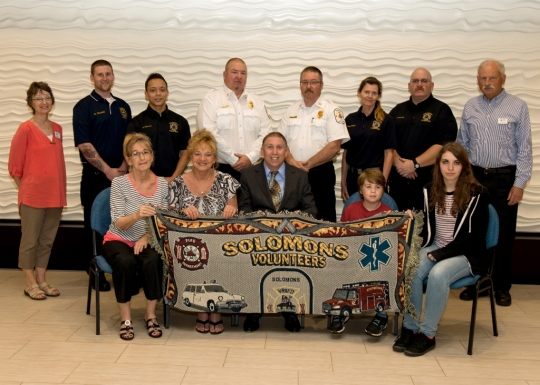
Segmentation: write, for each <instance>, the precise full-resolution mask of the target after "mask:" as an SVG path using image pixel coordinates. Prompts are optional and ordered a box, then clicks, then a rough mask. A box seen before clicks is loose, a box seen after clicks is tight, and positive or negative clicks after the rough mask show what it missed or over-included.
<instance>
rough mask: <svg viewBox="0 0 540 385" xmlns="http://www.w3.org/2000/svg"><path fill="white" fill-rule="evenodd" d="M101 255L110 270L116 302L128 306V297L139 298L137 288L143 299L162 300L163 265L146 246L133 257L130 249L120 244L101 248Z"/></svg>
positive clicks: (159, 257) (156, 255)
mask: <svg viewBox="0 0 540 385" xmlns="http://www.w3.org/2000/svg"><path fill="white" fill-rule="evenodd" d="M102 252H103V256H104V257H105V259H106V260H107V262H108V263H109V265H111V267H112V270H113V272H112V277H113V286H114V294H115V295H116V301H117V302H119V303H126V302H129V301H130V300H131V297H132V296H134V295H137V294H139V288H140V287H141V284H142V288H143V290H144V295H145V296H146V299H148V300H154V299H156V300H159V299H161V298H163V289H162V283H163V282H162V280H163V262H162V260H161V256H160V255H159V254H158V252H157V251H155V250H154V249H152V248H151V247H150V245H148V246H147V247H146V249H144V250H143V251H141V252H140V253H139V254H138V255H135V254H133V247H129V246H128V245H127V244H125V243H124V242H120V241H110V242H106V243H104V244H103V247H102ZM137 272H139V274H138V275H137Z"/></svg>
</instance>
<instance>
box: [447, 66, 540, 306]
mask: <svg viewBox="0 0 540 385" xmlns="http://www.w3.org/2000/svg"><path fill="white" fill-rule="evenodd" d="M505 81H506V74H505V68H504V64H503V63H501V62H500V61H498V60H494V59H487V60H484V61H483V62H482V63H480V65H479V66H478V76H477V83H478V88H479V89H480V91H481V92H482V95H478V96H476V97H474V98H472V99H470V100H469V101H468V102H467V104H465V107H464V109H463V114H462V117H461V125H460V128H459V132H458V137H457V141H458V142H459V143H461V144H462V145H463V146H464V147H465V148H466V149H467V152H468V153H469V158H470V160H471V164H472V168H473V173H474V176H475V177H476V179H478V181H479V182H480V183H482V184H483V185H484V186H485V187H486V188H487V189H488V191H489V194H490V196H491V203H492V204H493V206H494V207H495V209H496V210H497V214H498V216H499V222H500V225H499V242H498V244H497V250H496V252H495V265H494V267H493V285H494V286H495V301H496V303H497V305H499V306H510V305H511V304H512V297H511V295H510V288H511V286H512V263H511V261H512V248H513V246H514V238H515V235H516V222H517V213H518V203H519V202H520V201H521V198H522V197H523V190H524V189H525V185H526V184H527V182H528V181H529V179H530V178H531V173H532V139H531V120H530V117H529V109H528V107H527V103H525V102H524V101H523V100H521V99H520V98H518V97H517V96H514V95H510V94H508V93H506V91H505V90H504V88H503V87H504V83H505ZM484 293H487V291H486V292H484ZM474 295H475V289H474V287H470V288H468V289H466V290H465V291H463V292H462V293H461V294H460V298H461V299H462V300H465V301H467V300H472V299H473V297H474Z"/></svg>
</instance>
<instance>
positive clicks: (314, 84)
mask: <svg viewBox="0 0 540 385" xmlns="http://www.w3.org/2000/svg"><path fill="white" fill-rule="evenodd" d="M319 83H320V81H318V80H311V81H307V80H302V81H301V82H300V85H301V86H302V87H307V85H308V84H311V86H312V87H315V86H316V85H317V84H319Z"/></svg>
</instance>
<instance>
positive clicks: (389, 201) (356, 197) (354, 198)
mask: <svg viewBox="0 0 540 385" xmlns="http://www.w3.org/2000/svg"><path fill="white" fill-rule="evenodd" d="M361 200H362V197H361V196H360V193H359V192H358V191H357V192H355V193H354V194H353V195H351V196H350V197H349V199H347V202H345V205H343V211H345V208H346V207H347V206H348V205H350V204H351V203H354V202H359V201H361ZM381 202H382V203H383V204H385V205H386V206H388V207H390V209H392V210H397V209H398V205H397V203H396V201H395V200H394V198H392V197H391V196H390V195H389V194H388V193H386V192H385V193H384V194H383V196H382V198H381Z"/></svg>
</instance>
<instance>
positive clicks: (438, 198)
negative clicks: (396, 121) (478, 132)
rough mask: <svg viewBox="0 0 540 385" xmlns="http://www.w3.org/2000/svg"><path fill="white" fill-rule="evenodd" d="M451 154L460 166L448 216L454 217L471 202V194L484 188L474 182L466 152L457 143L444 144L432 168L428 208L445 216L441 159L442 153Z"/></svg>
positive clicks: (444, 190)
mask: <svg viewBox="0 0 540 385" xmlns="http://www.w3.org/2000/svg"><path fill="white" fill-rule="evenodd" d="M446 152H451V153H452V154H453V155H454V156H455V157H456V159H457V160H458V161H459V163H460V164H461V167H462V168H461V173H460V174H459V177H458V180H457V182H456V189H455V190H454V202H453V203H452V209H451V210H450V214H451V215H452V216H454V217H457V215H458V214H459V213H461V212H463V211H464V210H465V208H466V207H467V204H468V203H469V201H470V200H471V193H473V192H478V191H482V190H483V189H484V187H483V186H482V185H481V184H480V182H478V181H477V180H476V178H475V177H474V175H473V171H472V167H471V162H470V161H469V156H468V154H467V150H465V148H464V147H463V146H462V145H461V144H459V143H457V142H449V143H446V144H445V145H444V146H443V147H442V148H441V150H440V151H439V153H438V154H437V159H436V160H435V164H434V166H433V181H432V182H431V187H430V194H431V199H430V201H429V207H430V208H434V207H437V212H438V213H439V214H443V215H444V214H445V213H446V209H445V199H446V188H445V184H444V178H443V176H442V174H441V158H442V156H443V154H444V153H446Z"/></svg>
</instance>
